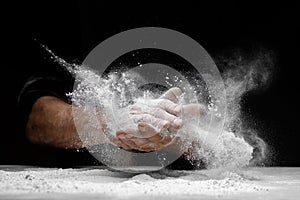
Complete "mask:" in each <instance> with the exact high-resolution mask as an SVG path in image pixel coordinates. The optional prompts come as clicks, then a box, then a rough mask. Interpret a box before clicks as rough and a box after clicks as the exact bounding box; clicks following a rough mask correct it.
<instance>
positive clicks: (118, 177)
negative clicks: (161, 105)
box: [0, 169, 269, 196]
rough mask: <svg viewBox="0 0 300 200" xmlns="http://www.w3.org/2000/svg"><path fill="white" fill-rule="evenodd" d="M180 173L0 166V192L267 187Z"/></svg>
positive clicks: (226, 176) (211, 191)
mask: <svg viewBox="0 0 300 200" xmlns="http://www.w3.org/2000/svg"><path fill="white" fill-rule="evenodd" d="M173 173H174V171H173ZM212 174H213V176H212ZM180 175H181V176H179V177H173V176H168V175H164V174H160V173H158V172H152V173H149V174H138V175H135V176H134V175H130V174H122V173H119V172H111V171H108V170H100V169H90V170H80V169H79V170H78V169H43V170H26V171H17V172H12V171H3V170H1V171H0V193H1V194H3V195H4V194H23V193H24V194H32V193H67V194H77V193H78V194H79V193H89V194H93V193H95V194H105V195H109V196H110V195H111V196H133V195H134V196H136V195H145V194H146V195H177V194H178V195H179V194H180V195H200V194H204V195H222V194H233V193H241V192H265V191H268V190H269V189H268V188H267V187H264V186H260V185H257V184H255V183H254V182H253V181H251V180H249V179H248V178H245V176H243V175H241V174H238V173H235V172H228V171H221V172H215V171H210V170H203V171H193V172H185V173H184V172H183V173H182V174H180Z"/></svg>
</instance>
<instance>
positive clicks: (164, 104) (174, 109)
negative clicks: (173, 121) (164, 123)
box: [158, 99, 182, 116]
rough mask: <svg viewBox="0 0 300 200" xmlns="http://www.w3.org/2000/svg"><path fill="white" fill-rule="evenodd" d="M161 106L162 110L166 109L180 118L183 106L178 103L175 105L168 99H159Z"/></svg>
mask: <svg viewBox="0 0 300 200" xmlns="http://www.w3.org/2000/svg"><path fill="white" fill-rule="evenodd" d="M158 104H159V106H160V108H162V109H164V110H165V111H167V112H168V113H171V114H173V115H176V116H179V115H180V114H181V107H182V106H181V105H178V104H176V103H173V102H172V101H170V100H168V99H159V103H158Z"/></svg>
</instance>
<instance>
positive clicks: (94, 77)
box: [46, 48, 270, 169]
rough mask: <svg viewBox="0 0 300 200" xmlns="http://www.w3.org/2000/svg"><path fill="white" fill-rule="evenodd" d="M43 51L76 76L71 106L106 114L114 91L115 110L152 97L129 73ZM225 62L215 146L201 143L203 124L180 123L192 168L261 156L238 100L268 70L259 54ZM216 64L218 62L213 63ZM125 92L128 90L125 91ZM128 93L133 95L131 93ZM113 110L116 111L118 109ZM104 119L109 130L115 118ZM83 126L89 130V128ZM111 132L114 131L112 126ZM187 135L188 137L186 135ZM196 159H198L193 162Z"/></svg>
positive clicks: (238, 162) (244, 161)
mask: <svg viewBox="0 0 300 200" xmlns="http://www.w3.org/2000/svg"><path fill="white" fill-rule="evenodd" d="M46 50H47V51H48V52H49V53H50V54H51V56H52V58H53V59H54V60H55V61H56V62H58V63H59V64H60V65H61V66H63V67H64V68H65V69H66V70H67V71H69V72H70V73H72V74H73V75H74V77H76V81H77V88H76V89H74V91H73V92H71V93H69V94H67V95H68V96H69V97H70V98H71V100H72V102H73V105H75V106H77V107H84V108H86V107H96V109H97V108H99V109H101V110H102V111H103V112H105V113H109V111H108V110H106V109H108V108H107V107H106V106H105V105H108V104H110V100H111V99H113V98H116V97H115V94H116V93H117V94H118V99H119V109H120V108H126V106H128V105H129V102H132V101H135V100H136V99H137V98H149V97H150V98H154V97H155V95H156V94H151V92H150V93H149V91H148V92H147V93H143V95H141V93H140V92H136V91H138V90H137V88H136V83H135V81H134V79H132V76H134V75H133V74H128V73H122V74H118V73H113V74H110V75H108V76H107V77H105V78H104V77H101V76H100V75H99V74H97V72H95V71H93V70H92V69H89V68H88V67H86V66H83V65H76V64H69V63H67V62H66V61H65V60H63V59H61V58H59V57H58V56H56V55H55V54H54V53H52V52H51V51H50V50H49V49H48V48H46ZM220 60H222V61H226V59H225V58H224V57H222V58H221V57H220V58H219V60H218V61H220ZM227 61H231V62H232V63H230V64H229V65H230V67H229V68H226V69H224V71H223V73H222V76H223V79H224V82H225V85H226V93H227V99H228V102H227V107H228V110H227V113H226V114H227V118H226V123H225V130H224V131H223V134H221V135H220V137H219V138H218V139H217V141H216V142H215V145H209V144H205V143H203V138H201V135H203V132H204V130H203V127H199V126H198V125H196V126H195V124H188V126H184V127H186V128H185V129H184V130H183V131H182V132H183V134H182V135H181V137H182V138H183V139H184V140H185V141H186V145H187V146H188V149H189V153H188V154H187V157H188V159H189V160H190V161H191V162H193V164H194V165H195V167H196V168H197V167H203V166H200V165H201V163H205V166H206V167H207V168H220V167H223V168H231V169H232V168H236V167H243V166H247V165H249V164H250V161H253V160H255V159H256V160H263V158H264V157H265V153H264V151H265V149H266V145H265V143H264V142H263V141H262V140H261V139H260V138H259V137H258V136H257V135H256V134H255V133H254V132H250V134H248V135H245V134H244V131H242V128H241V127H243V122H242V120H241V119H242V115H241V112H240V110H241V105H240V101H241V98H242V96H243V95H244V94H245V93H246V92H247V91H249V90H253V89H255V88H257V87H258V86H261V85H263V83H266V82H267V81H268V80H269V76H270V74H269V73H266V72H269V71H268V69H267V70H266V69H265V68H264V64H265V63H264V62H263V61H262V59H261V57H259V58H255V59H254V60H253V59H252V60H251V59H250V60H246V61H245V60H244V58H242V57H238V58H236V57H234V58H228V59H227ZM218 64H220V63H219V62H217V65H218ZM241 64H243V65H241ZM264 70H266V71H264ZM120 77H121V78H120ZM174 78H175V79H178V82H180V83H181V86H182V87H185V86H184V81H182V79H180V78H178V77H174ZM187 78H188V77H187ZM168 79H169V78H168ZM120 80H121V81H120ZM127 91H130V92H129V93H128V92H127ZM128 94H130V95H128ZM132 94H134V95H133V96H132ZM184 95H186V96H188V94H185V93H184V94H183V95H182V98H181V99H180V103H183V104H184V103H187V102H186V99H187V98H186V96H184ZM156 97H157V95H156ZM115 111H118V108H116V109H115ZM122 113H124V112H123V110H122V112H120V113H117V114H116V115H118V116H122ZM125 117H126V116H125ZM106 118H107V121H108V123H110V124H109V125H108V126H110V127H112V129H113V128H114V127H115V125H116V124H115V122H114V118H115V117H114V116H112V115H111V116H110V115H109V114H108V115H107V116H106ZM88 124H93V123H92V122H91V123H88ZM124 125H126V123H125V124H124ZM87 129H88V130H91V129H90V128H89V127H87ZM112 132H116V128H115V130H112ZM191 135H192V137H189V136H191ZM208 135H209V133H208ZM245 138H251V139H252V142H249V140H247V141H248V142H246V141H245ZM87 141H88V139H87ZM253 141H255V142H253ZM255 148H258V149H259V151H260V153H259V154H253V150H254V149H255ZM200 160H201V162H197V161H200Z"/></svg>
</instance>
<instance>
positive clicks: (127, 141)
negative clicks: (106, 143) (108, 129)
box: [118, 136, 139, 149]
mask: <svg viewBox="0 0 300 200" xmlns="http://www.w3.org/2000/svg"><path fill="white" fill-rule="evenodd" d="M118 138H119V140H120V141H121V142H122V143H123V144H125V145H127V146H128V147H129V148H130V149H139V146H137V145H136V144H135V143H134V142H133V141H132V140H131V139H130V138H126V137H125V136H120V137H118Z"/></svg>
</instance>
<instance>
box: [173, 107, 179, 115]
mask: <svg viewBox="0 0 300 200" xmlns="http://www.w3.org/2000/svg"><path fill="white" fill-rule="evenodd" d="M174 111H175V112H176V113H177V114H180V113H181V106H176V108H175V109H174Z"/></svg>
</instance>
